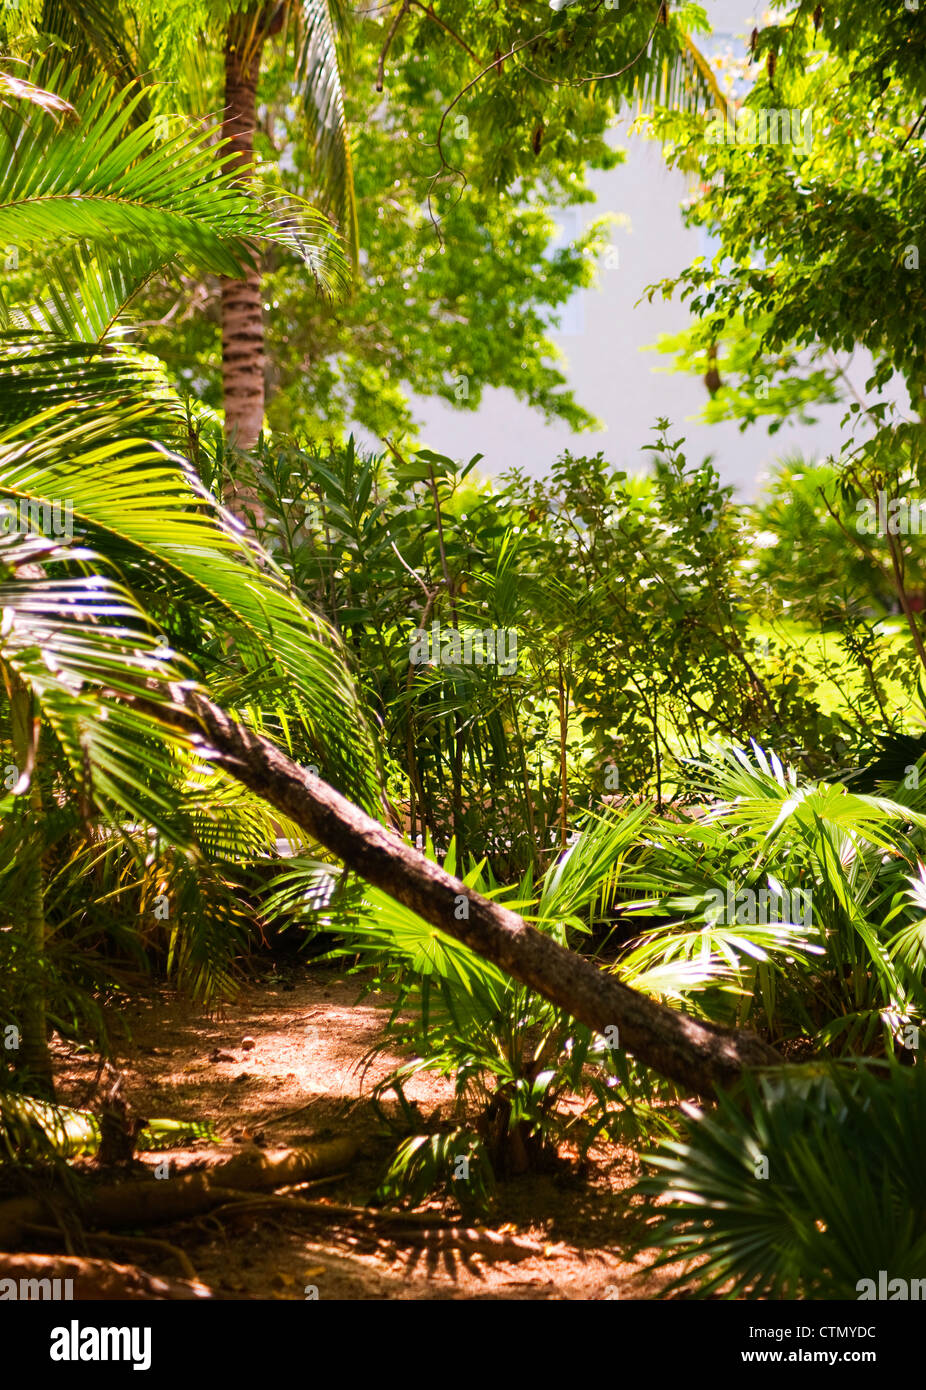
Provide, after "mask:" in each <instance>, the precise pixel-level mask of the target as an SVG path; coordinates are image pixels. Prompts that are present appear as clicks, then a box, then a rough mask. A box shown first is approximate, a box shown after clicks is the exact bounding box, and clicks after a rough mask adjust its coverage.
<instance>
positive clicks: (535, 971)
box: [136, 686, 782, 1095]
mask: <svg viewBox="0 0 926 1390" xmlns="http://www.w3.org/2000/svg"><path fill="white" fill-rule="evenodd" d="M170 695H171V698H172V701H173V703H172V705H171V706H170V707H169V708H165V706H164V704H162V703H154V702H147V701H137V702H136V703H138V704H140V705H141V706H142V707H143V708H145V709H146V710H147V712H148V713H149V714H150V715H151V716H153V717H154V718H156V719H158V720H160V721H161V722H167V723H169V724H170V725H171V726H172V727H174V728H177V729H180V730H182V731H183V732H185V733H187V734H189V736H190V738H191V740H192V742H193V743H194V746H196V747H197V748H198V750H199V751H200V752H201V753H202V754H203V755H204V756H206V757H208V758H209V759H210V761H212V762H213V763H216V764H217V765H218V766H220V767H222V768H223V769H224V770H225V771H226V772H228V773H229V774H230V775H231V776H233V777H235V778H237V779H238V781H240V782H242V783H243V784H244V785H245V786H246V787H248V788H249V789H250V790H251V791H253V792H255V793H256V794H257V795H258V796H260V797H262V798H263V800H265V801H267V802H269V804H270V805H272V806H275V807H276V808H277V810H279V811H282V812H283V813H284V814H285V815H287V816H289V817H290V818H291V819H292V820H294V821H295V822H296V823H297V824H298V825H300V826H302V828H303V829H304V830H306V831H307V832H308V834H309V835H311V836H312V837H313V839H315V840H317V841H318V842H319V843H320V844H322V845H324V846H325V847H326V848H327V849H329V850H330V851H331V852H332V853H333V854H335V855H337V857H338V858H339V859H340V860H342V862H343V863H344V864H345V865H346V866H347V867H348V868H349V869H352V870H353V871H354V872H355V873H357V874H359V876H360V877H361V878H363V879H365V880H366V881H367V882H368V883H372V884H374V885H375V886H376V887H377V888H381V889H382V890H383V891H384V892H386V893H388V894H389V895H390V897H393V898H395V899H396V901H397V902H400V903H403V904H404V906H406V907H408V908H411V909H412V911H414V912H417V913H418V915H419V916H421V917H423V918H424V920H425V921H427V922H430V923H431V925H432V926H435V927H438V928H439V929H440V930H441V931H444V932H446V933H447V935H448V936H452V937H455V938H456V939H457V940H458V941H462V942H463V944H464V945H466V946H468V947H469V948H470V949H471V950H473V951H475V952H477V954H479V955H481V956H484V957H485V958H486V959H487V960H490V961H492V962H494V964H496V965H498V966H500V967H501V969H502V970H505V971H507V973H508V974H509V975H513V976H514V977H515V979H517V980H520V981H521V982H522V983H523V984H526V985H529V986H530V987H531V988H532V989H535V990H537V992H538V993H539V994H542V995H543V996H544V997H545V998H546V999H549V1000H550V1001H551V1002H552V1003H554V1004H556V1005H558V1006H560V1007H561V1008H563V1009H565V1010H566V1011H567V1012H568V1013H570V1014H571V1015H572V1016H573V1017H574V1018H576V1019H578V1020H579V1021H580V1022H581V1023H584V1024H586V1025H587V1026H588V1027H589V1028H592V1029H594V1030H595V1031H596V1032H598V1033H604V1032H605V1031H606V1029H608V1028H615V1027H616V1028H617V1030H618V1038H619V1045H620V1046H621V1048H623V1049H624V1050H626V1051H627V1052H629V1053H631V1054H632V1055H633V1056H634V1057H636V1058H637V1059H638V1060H639V1061H640V1062H643V1063H644V1064H645V1065H646V1066H648V1067H652V1069H653V1070H654V1071H657V1072H659V1073H660V1074H661V1075H662V1076H665V1077H667V1078H668V1079H669V1080H671V1081H674V1082H676V1083H677V1084H678V1085H679V1086H681V1087H683V1088H684V1089H686V1090H689V1091H694V1092H696V1093H698V1094H700V1095H710V1094H711V1093H712V1092H713V1090H714V1088H715V1087H728V1086H730V1085H731V1084H732V1083H733V1082H735V1081H736V1080H737V1079H738V1077H739V1076H740V1075H741V1074H742V1072H743V1070H744V1069H745V1068H747V1067H769V1066H780V1065H781V1062H782V1059H781V1057H780V1056H779V1055H778V1053H777V1052H775V1051H774V1050H773V1049H772V1048H770V1047H769V1046H768V1045H767V1044H766V1043H764V1042H762V1041H761V1039H759V1038H757V1037H756V1036H755V1035H754V1034H751V1033H746V1032H731V1031H729V1030H726V1029H722V1028H715V1027H712V1026H711V1025H710V1024H706V1023H701V1022H699V1021H698V1020H697V1019H694V1018H691V1017H690V1015H688V1014H684V1013H681V1012H679V1011H677V1010H675V1009H670V1008H668V1007H666V1006H665V1005H664V1004H659V1003H657V1002H655V1001H654V1000H652V999H648V998H647V997H646V996H645V995H643V994H640V993H638V992H637V991H636V990H633V989H630V988H629V987H628V986H627V985H624V984H621V982H620V981H619V980H618V979H616V978H615V976H614V975H613V974H609V973H607V972H605V971H603V970H599V969H598V967H597V966H596V965H594V964H593V963H592V962H591V961H588V960H586V959H585V958H584V957H583V956H580V955H578V954H576V952H574V951H569V950H567V949H566V948H565V947H563V946H560V945H559V944H558V943H557V942H555V941H553V940H551V938H550V937H548V936H544V935H543V933H542V932H539V931H537V930H535V929H534V928H533V927H530V926H528V925H527V923H526V922H525V921H524V920H523V918H521V917H519V916H518V915H517V914H516V913H514V912H511V911H509V910H508V909H507V908H504V907H500V906H499V905H498V904H497V903H492V902H489V901H488V899H486V898H483V897H481V896H480V894H478V893H476V892H474V891H473V890H472V889H470V888H466V887H465V886H464V885H463V884H462V883H461V882H460V880H459V879H456V878H453V877H452V876H451V875H450V874H448V873H445V871H444V870H443V869H441V868H439V867H438V865H436V864H433V863H431V861H430V860H428V859H425V857H424V856H423V855H421V854H419V853H418V852H417V851H416V850H414V849H412V848H411V846H410V845H407V844H406V843H405V842H404V841H403V840H402V839H400V837H399V836H398V835H396V834H395V833H394V832H392V831H390V830H388V829H387V828H386V827H385V826H383V825H381V824H380V823H379V822H378V821H375V820H373V819H371V817H369V816H367V815H366V814H365V813H364V812H363V811H361V810H360V809H359V808H358V807H356V806H354V805H352V804H351V802H349V801H348V800H347V799H346V798H345V797H343V796H341V794H340V793H339V792H336V791H335V790H334V789H333V788H332V787H329V786H328V784H327V783H326V782H323V781H322V780H321V779H320V778H319V777H316V776H315V775H314V774H313V773H311V772H307V771H306V770H305V769H304V768H302V767H300V766H299V765H298V763H295V762H293V760H292V759H291V758H289V757H287V756H286V754H285V753H283V752H281V750H280V749H279V748H277V747H276V745H275V744H273V743H271V742H270V740H269V739H266V738H264V737H262V736H261V735H260V734H256V733H254V732H253V731H252V730H251V729H248V728H246V727H245V726H244V725H242V724H240V723H238V722H237V721H236V720H234V719H232V718H231V717H230V716H229V715H228V714H226V713H225V712H224V711H223V710H221V709H219V708H218V707H217V706H216V705H214V704H212V703H211V702H210V701H209V700H207V699H206V698H205V697H204V696H202V695H200V694H198V693H195V692H192V691H189V690H186V689H184V688H182V687H180V686H171V687H170ZM464 901H465V902H466V904H467V906H466V912H467V915H466V916H465V917H462V918H461V917H460V916H459V911H460V909H461V905H462V904H463V903H464Z"/></svg>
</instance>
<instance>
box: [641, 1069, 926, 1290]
mask: <svg viewBox="0 0 926 1390" xmlns="http://www.w3.org/2000/svg"><path fill="white" fill-rule="evenodd" d="M686 1108H687V1113H688V1117H689V1124H688V1127H687V1131H686V1134H685V1137H684V1139H682V1140H680V1141H677V1142H668V1143H664V1144H663V1145H662V1146H661V1148H660V1149H659V1150H657V1151H656V1152H655V1153H653V1154H651V1155H650V1157H649V1160H648V1161H649V1162H650V1163H651V1164H652V1165H653V1166H655V1168H656V1169H657V1172H656V1174H655V1175H653V1176H652V1177H648V1178H646V1179H645V1180H644V1181H643V1182H642V1183H641V1184H640V1185H639V1190H640V1191H641V1192H644V1193H646V1194H648V1195H652V1196H657V1195H658V1196H659V1197H660V1198H662V1199H663V1204H662V1205H661V1206H660V1208H659V1212H658V1214H657V1215H655V1216H654V1217H653V1219H652V1220H651V1221H650V1223H649V1224H648V1228H647V1234H646V1236H645V1238H644V1241H643V1244H645V1245H646V1246H647V1247H649V1248H652V1247H654V1246H655V1247H657V1248H659V1249H661V1250H662V1251H663V1252H664V1253H663V1255H662V1256H661V1257H660V1260H659V1261H658V1263H662V1264H668V1263H672V1262H675V1261H677V1260H678V1259H679V1258H680V1257H683V1258H685V1259H686V1261H688V1260H690V1263H689V1265H688V1270H687V1272H686V1273H685V1274H684V1275H682V1276H681V1277H680V1278H679V1279H677V1280H675V1281H674V1284H673V1287H677V1286H678V1285H683V1286H685V1287H686V1289H687V1290H688V1292H689V1294H691V1293H693V1294H694V1295H695V1296H696V1297H705V1296H711V1295H713V1296H717V1295H720V1296H721V1297H726V1298H773V1299H774V1298H825V1299H857V1298H858V1297H859V1296H860V1295H864V1294H865V1291H866V1286H865V1285H863V1284H862V1283H861V1281H862V1280H871V1281H872V1284H871V1286H870V1287H869V1290H868V1293H867V1296H868V1297H869V1298H872V1297H875V1298H876V1297H879V1296H880V1297H885V1296H886V1295H885V1294H883V1293H882V1294H881V1295H879V1294H878V1293H877V1292H874V1290H875V1289H876V1288H877V1285H878V1277H879V1271H883V1270H886V1271H889V1274H890V1277H891V1279H895V1278H897V1279H902V1280H912V1279H921V1278H922V1272H923V1261H924V1257H926V1224H924V1221H926V1201H924V1195H926V1194H924V1191H923V1165H922V1163H921V1161H920V1154H921V1152H922V1143H923V1140H924V1137H926V1069H924V1068H923V1067H921V1066H916V1067H913V1068H902V1067H897V1066H892V1067H891V1068H890V1069H889V1070H888V1071H887V1073H886V1074H882V1073H881V1070H880V1069H878V1070H876V1069H874V1068H867V1067H863V1068H858V1069H849V1068H843V1069H837V1068H833V1067H823V1068H821V1067H789V1068H788V1069H787V1070H786V1071H783V1072H781V1073H779V1074H778V1075H775V1074H770V1075H768V1076H766V1077H764V1078H763V1079H762V1080H761V1081H755V1080H750V1081H747V1082H746V1083H745V1084H744V1086H743V1089H742V1094H741V1096H740V1097H739V1098H738V1099H733V1098H732V1097H730V1096H721V1097H720V1098H719V1101H718V1105H717V1109H716V1111H714V1112H713V1113H711V1112H701V1111H698V1110H696V1109H695V1108H694V1107H686ZM666 1199H668V1201H666Z"/></svg>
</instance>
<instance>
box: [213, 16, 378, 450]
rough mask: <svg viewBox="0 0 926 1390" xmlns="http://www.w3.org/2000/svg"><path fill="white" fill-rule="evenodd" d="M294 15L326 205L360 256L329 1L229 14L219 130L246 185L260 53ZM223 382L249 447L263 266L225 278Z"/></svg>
mask: <svg viewBox="0 0 926 1390" xmlns="http://www.w3.org/2000/svg"><path fill="white" fill-rule="evenodd" d="M341 18H342V19H344V18H345V16H341ZM293 19H295V20H296V21H297V25H298V29H299V30H300V31H301V34H300V38H299V41H298V43H297V50H298V52H297V64H296V85H297V92H298V94H299V95H300V96H301V97H302V100H303V104H304V108H305V115H306V124H307V129H308V131H309V133H310V135H311V136H313V137H314V139H315V143H316V146H317V148H318V154H319V164H320V168H321V169H322V171H323V179H322V183H323V185H324V187H325V189H326V191H327V194H328V202H329V205H330V206H331V207H332V208H333V209H336V210H337V211H338V213H339V214H340V220H341V229H342V234H343V236H344V239H345V243H346V245H347V248H348V251H349V253H350V256H351V259H352V260H354V261H356V256H357V241H358V232H357V209H356V203H355V198H354V180H353V170H352V165H351V150H350V134H349V131H348V128H347V122H346V118H345V114H344V98H343V93H342V90H341V73H340V67H339V64H338V56H337V50H336V46H335V25H334V22H333V19H332V11H331V7H330V4H329V0H284V3H280V4H265V5H260V4H259V5H256V6H254V7H253V8H251V9H248V10H242V11H240V12H237V13H234V14H232V15H231V16H229V19H228V22H227V26H226V29H225V46H224V65H225V105H224V121H223V126H222V133H223V135H224V136H225V138H226V139H227V140H228V142H229V146H228V147H229V149H230V150H231V151H232V152H233V154H234V158H235V163H236V166H237V169H238V171H239V177H240V178H241V180H242V183H243V184H245V185H246V184H248V183H249V182H250V181H251V178H252V176H253V169H254V131H255V128H256V126H257V86H258V81H259V78H260V66H261V55H262V52H263V48H264V45H265V43H266V41H267V40H268V39H269V38H270V37H271V36H272V35H273V34H275V33H278V32H279V31H280V30H281V29H282V28H283V26H284V24H286V23H288V22H292V21H293ZM222 386H223V396H224V401H225V431H226V434H227V436H228V438H229V439H230V440H232V441H233V442H234V443H235V444H236V445H237V446H238V448H240V449H251V448H253V447H254V445H255V444H256V443H257V438H258V435H259V434H260V431H261V429H262V428H263V423H264V399H265V383H264V326H263V299H262V293H261V274H260V269H259V267H258V266H255V267H254V268H253V269H252V270H251V271H250V272H249V273H248V275H247V276H246V278H245V279H243V280H235V279H231V278H225V279H223V281H222Z"/></svg>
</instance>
